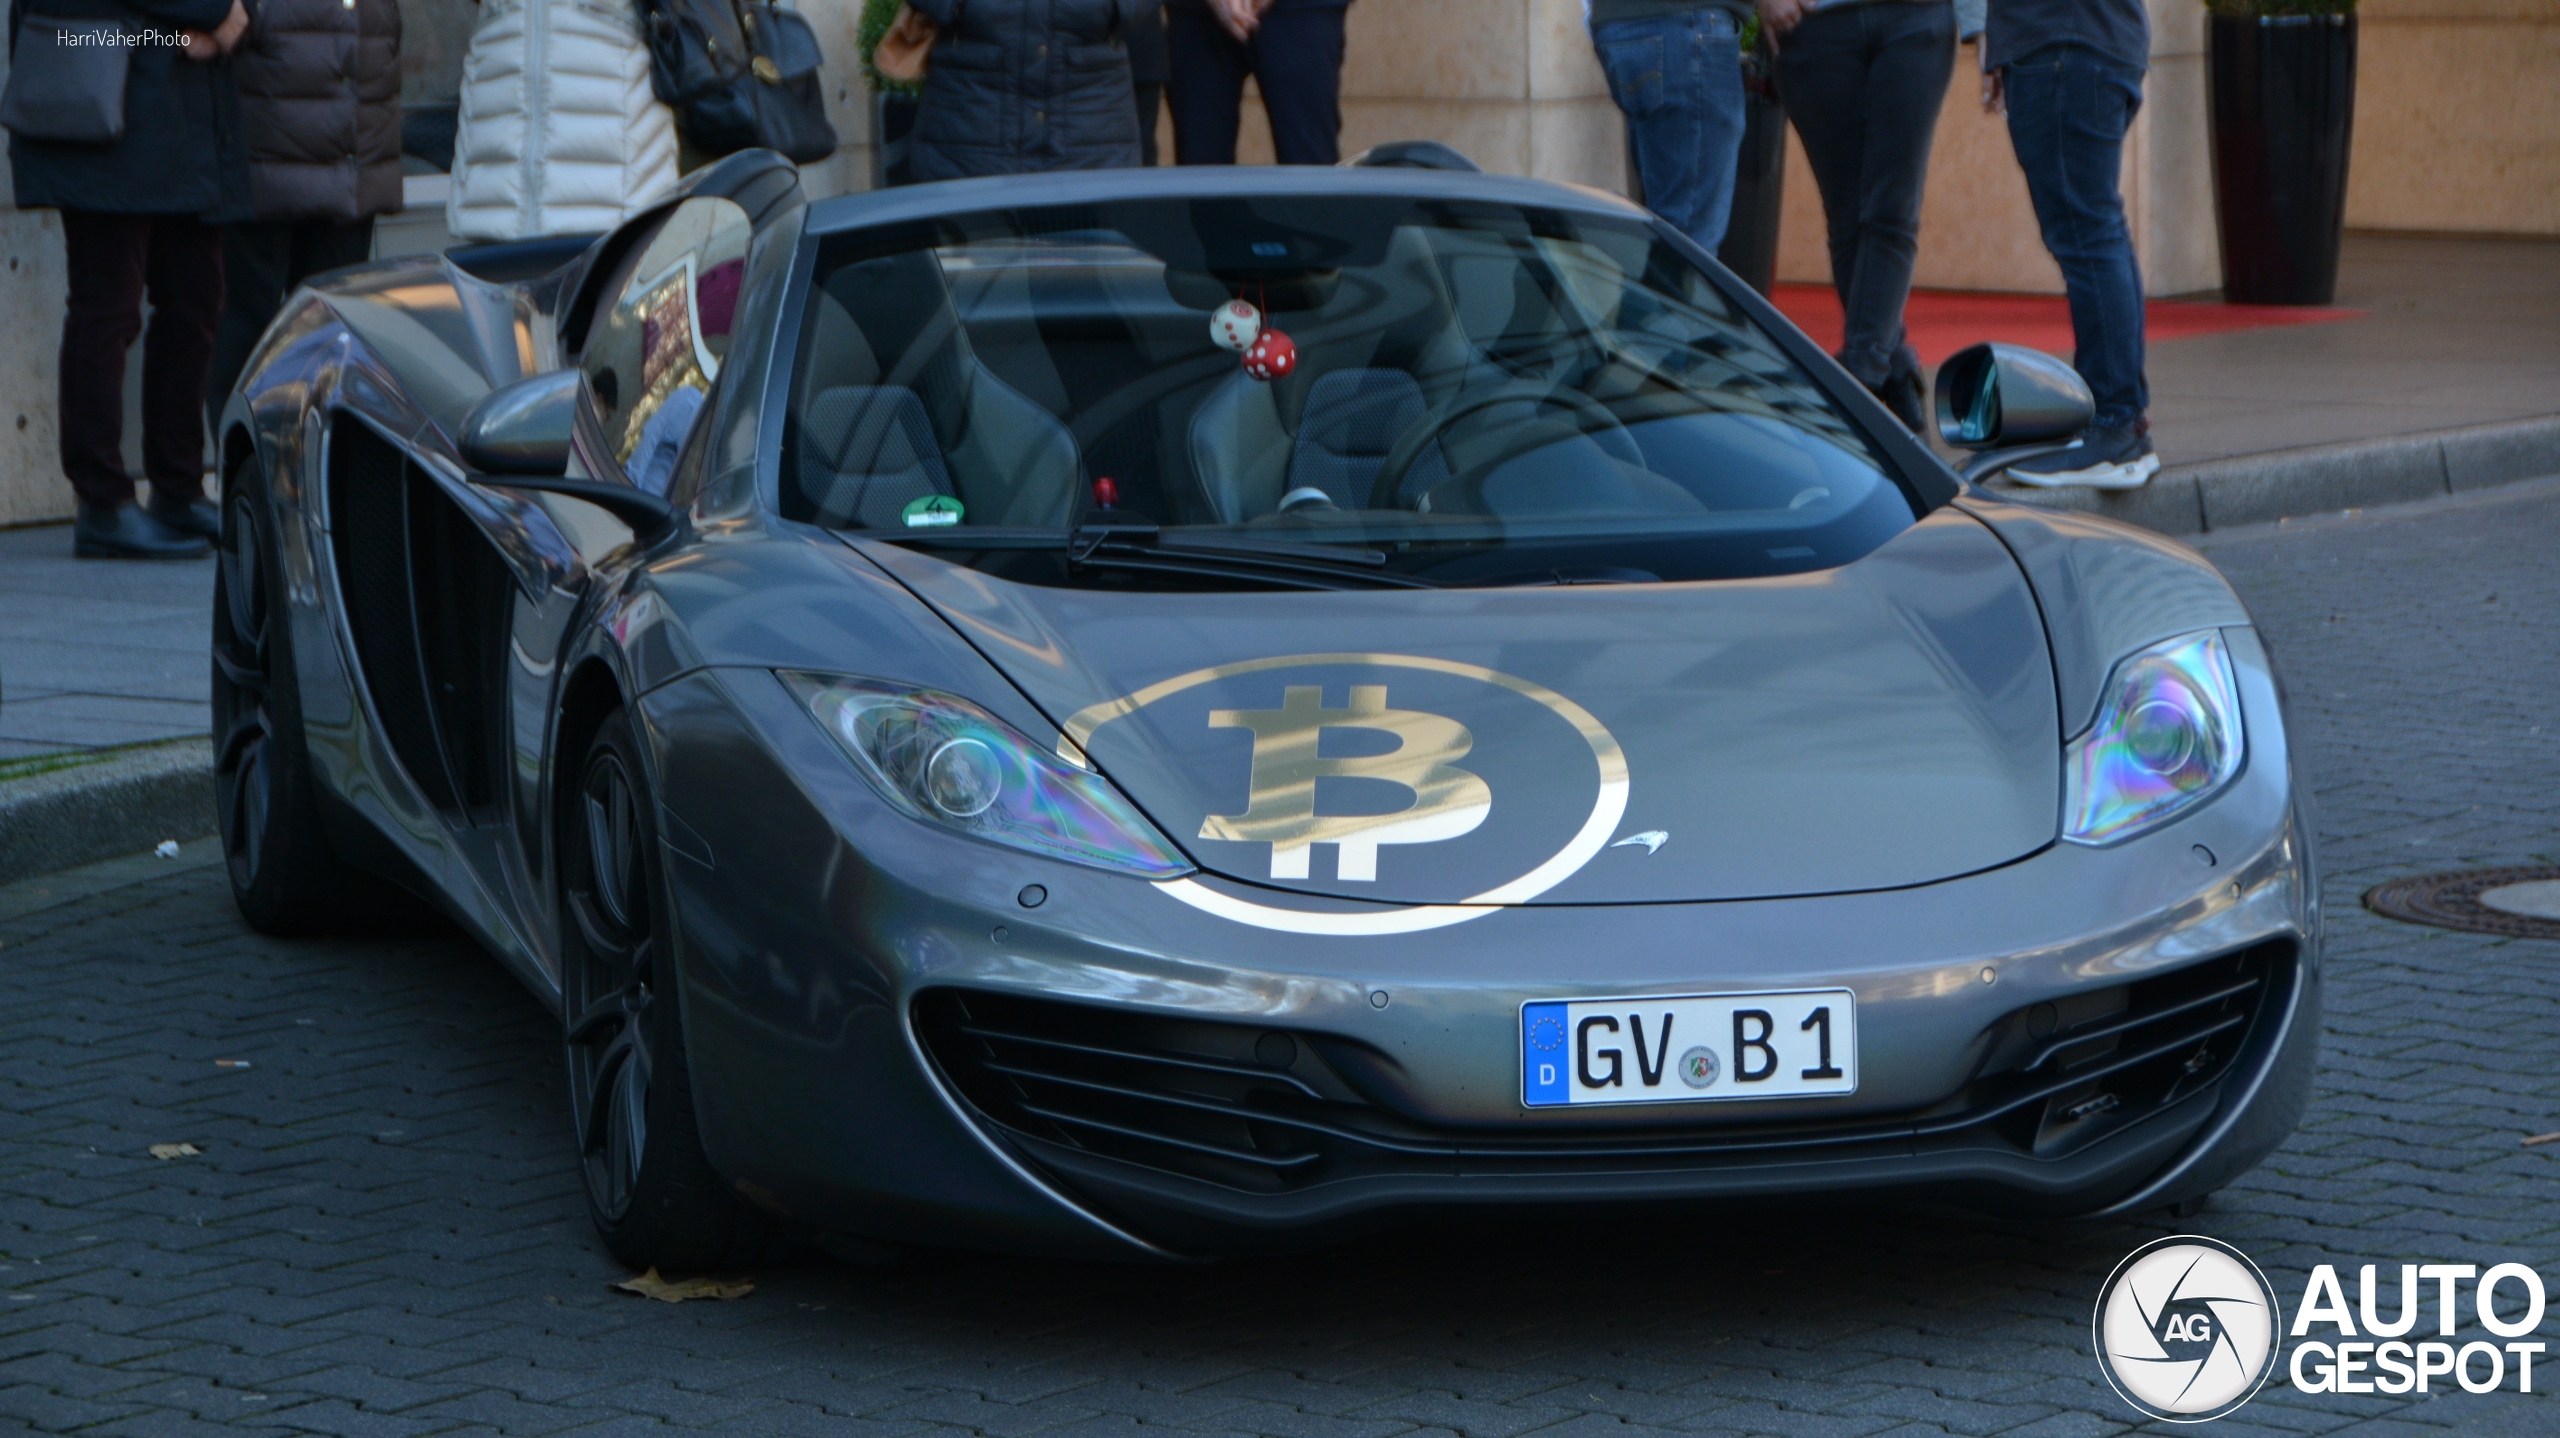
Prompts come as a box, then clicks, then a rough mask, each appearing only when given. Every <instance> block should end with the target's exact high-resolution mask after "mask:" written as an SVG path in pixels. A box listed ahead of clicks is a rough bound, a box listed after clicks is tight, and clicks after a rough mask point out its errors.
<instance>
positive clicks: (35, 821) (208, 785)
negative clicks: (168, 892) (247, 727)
mask: <svg viewBox="0 0 2560 1438" xmlns="http://www.w3.org/2000/svg"><path fill="white" fill-rule="evenodd" d="M81 757H82V759H83V762H78V763H75V764H72V765H71V766H69V767H66V768H61V769H55V770H51V771H48V772H46V773H41V774H32V775H29V776H28V777H26V778H23V779H10V780H6V781H0V884H6V883H9V882H11V881H13V880H17V879H24V878H27V877H30V876H32V875H36V874H50V873H53V872H55V871H56V870H60V869H69V868H74V867H77V866H79V865H82V864H90V863H95V862H97V861H98V860H101V859H111V858H115V857H117V856H120V855H126V854H133V853H136V852H140V851H146V850H148V849H150V848H151V847H152V846H153V845H155V844H157V843H159V842H160V841H161V840H163V839H176V840H180V841H181V842H184V841H187V840H193V839H200V838H202V837H203V836H205V835H207V834H210V833H212V832H213V830H214V811H213V743H212V741H210V740H206V739H182V740H180V741H178V742H176V743H174V744H152V745H148V746H144V747H141V748H135V749H128V750H122V751H118V752H114V753H111V754H108V755H106V756H103V757H99V758H94V759H90V758H86V757H85V756H81Z"/></svg>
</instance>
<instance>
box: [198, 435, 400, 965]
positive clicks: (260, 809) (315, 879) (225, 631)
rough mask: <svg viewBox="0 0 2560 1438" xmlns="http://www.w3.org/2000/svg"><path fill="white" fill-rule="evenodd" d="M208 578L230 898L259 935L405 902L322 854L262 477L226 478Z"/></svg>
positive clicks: (237, 474) (321, 927) (324, 842)
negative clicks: (219, 532)
mask: <svg viewBox="0 0 2560 1438" xmlns="http://www.w3.org/2000/svg"><path fill="white" fill-rule="evenodd" d="M223 491H224V493H223V503H222V537H221V543H220V545H219V547H218V548H217V550H216V551H215V564H214V574H213V737H214V753H213V781H214V799H215V821H216V824H217V826H218V827H219V829H220V831H221V835H222V856H223V859H224V860H225V862H226V863H227V865H228V867H229V869H230V871H231V899H232V902H233V903H234V904H236V905H238V906H239V909H240V916H241V917H242V918H244V919H246V920H248V921H249V926H250V927H251V928H253V929H256V930H258V931H259V932H261V933H267V934H279V935H286V936H292V935H301V934H312V933H323V932H327V931H329V930H332V929H338V928H344V927H349V926H352V925H354V924H357V923H359V922H361V921H363V920H364V919H366V918H367V917H369V916H372V915H378V914H380V913H382V912H385V911H386V910H390V909H396V910H398V911H400V912H404V913H405V912H410V911H412V910H413V909H414V905H411V904H409V903H407V902H406V901H405V898H404V897H400V896H396V895H395V894H394V893H393V891H392V888H391V886H390V885H388V884H386V883H384V882H383V881H382V880H379V879H376V878H374V877H373V876H372V875H369V874H363V873H359V872H357V871H356V870H354V869H351V868H349V867H348V866H347V865H345V864H343V863H341V862H339V861H338V859H337V858H336V856H335V855H334V854H332V853H331V851H330V846H329V838H328V833H327V831H326V830H325V829H324V828H323V827H322V824H321V819H320V810H319V802H318V798H317V796H316V794H315V793H314V791H313V787H312V779H311V762H310V757H309V754H308V751H307V750H306V749H305V747H304V744H303V734H302V702H301V700H302V695H301V689H300V687H299V685H298V683H297V681H296V676H295V673H294V666H293V655H292V647H291V636H290V632H289V630H290V626H289V624H288V623H287V621H286V608H285V595H284V584H283V577H282V575H281V573H280V572H279V566H278V564H277V562H276V556H277V548H276V537H275V531H274V526H273V523H272V514H271V512H270V511H269V509H268V507H267V493H266V482H265V475H264V474H263V473H262V472H261V471H260V469H259V467H258V463H257V461H256V460H254V459H251V460H247V461H244V462H243V463H241V464H240V466H239V467H238V468H236V469H234V470H233V471H232V473H231V476H230V480H229V482H227V483H226V484H224V486H223Z"/></svg>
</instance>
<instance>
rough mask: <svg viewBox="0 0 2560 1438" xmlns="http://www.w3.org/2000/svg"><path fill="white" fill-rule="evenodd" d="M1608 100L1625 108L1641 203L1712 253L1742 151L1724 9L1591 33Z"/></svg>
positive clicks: (1738, 77) (1738, 90)
mask: <svg viewBox="0 0 2560 1438" xmlns="http://www.w3.org/2000/svg"><path fill="white" fill-rule="evenodd" d="M1591 43H1592V44H1593V45H1594V46H1595V47H1596V48H1597V49H1598V50H1599V52H1600V68H1601V69H1603V70H1605V71H1607V72H1608V75H1609V98H1611V99H1613V100H1615V101H1617V102H1618V108H1619V109H1620V110H1622V111H1625V112H1626V116H1627V128H1628V131H1629V133H1630V135H1631V137H1632V138H1633V140H1634V142H1635V151H1636V174H1637V175H1639V176H1640V177H1642V178H1643V180H1644V202H1645V204H1646V206H1647V207H1648V208H1650V209H1651V210H1652V211H1653V212H1654V213H1655V214H1657V215H1660V216H1661V217H1662V218H1664V219H1665V220H1668V221H1670V222H1671V226H1672V228H1674V229H1676V230H1678V231H1680V232H1681V233H1682V234H1684V235H1687V236H1688V237H1689V238H1690V239H1693V240H1695V241H1697V242H1698V248H1700V249H1702V250H1705V251H1706V252H1707V253H1708V254H1711V255H1712V254H1714V253H1715V252H1716V247H1717V246H1718V245H1721V244H1723V243H1724V227H1725V221H1726V220H1728V219H1729V218H1731V217H1732V214H1733V174H1734V166H1735V161H1736V159H1737V158H1738V157H1739V156H1740V154H1741V151H1742V51H1741V49H1740V47H1739V46H1738V45H1737V44H1736V43H1735V38H1734V32H1733V16H1732V15H1731V14H1730V13H1728V12H1726V11H1724V10H1719V9H1698V10H1692V11H1689V12H1687V13H1686V14H1680V15H1666V16H1663V17H1661V18H1659V19H1653V20H1621V21H1619V22H1618V23H1616V24H1614V25H1602V26H1599V27H1597V28H1595V29H1594V30H1593V31H1592V32H1591Z"/></svg>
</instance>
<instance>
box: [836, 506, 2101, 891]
mask: <svg viewBox="0 0 2560 1438" xmlns="http://www.w3.org/2000/svg"><path fill="white" fill-rule="evenodd" d="M853 542H854V543H855V545H856V547H857V548H859V549H860V550H862V551H863V552H864V553H866V554H868V555H869V556H871V557H872V558H873V559H874V560H875V561H877V562H878V563H880V564H881V565H882V566H883V567H885V568H887V569H888V570H889V571H890V572H891V573H893V574H894V575H895V576H897V577H898V578H899V579H900V580H901V581H903V582H904V583H905V584H906V585H907V586H908V587H909V588H910V589H912V590H913V591H914V592H915V593H916V594H917V595H918V596H919V597H921V598H922V599H923V600H924V601H925V602H926V603H927V604H930V605H932V606H933V607H934V608H935V609H936V610H937V611H938V612H940V613H941V614H942V616H943V617H944V618H945V619H947V620H949V621H950V623H951V624H952V625H953V627H954V628H955V629H957V630H958V631H959V633H960V634H962V635H963V636H965V637H966V638H967V639H968V640H969V642H970V643H972V644H973V645H975V646H976V647H977V648H978V649H979V650H980V651H981V652H982V653H984V654H985V655H986V657H987V658H988V659H989V660H991V661H992V662H993V663H994V664H995V665H996V666H997V667H998V668H1000V669H1001V670H1002V671H1003V672H1004V673H1005V674H1006V675H1007V676H1008V677H1010V678H1011V679H1012V680H1013V681H1014V682H1015V683H1016V684H1017V685H1019V686H1020V687H1021V689H1022V691H1023V692H1024V693H1025V694H1026V695H1028V696H1029V697H1030V698H1031V700H1032V702H1033V703H1035V704H1037V705H1039V706H1040V707H1041V708H1042V710H1043V711H1044V712H1046V713H1047V714H1048V716H1049V717H1050V718H1051V720H1052V721H1053V722H1055V723H1056V724H1057V725H1058V726H1059V728H1060V730H1061V732H1062V733H1063V734H1064V735H1065V736H1066V742H1065V744H1064V745H1062V749H1063V750H1064V752H1067V753H1068V754H1070V756H1071V757H1072V756H1074V755H1075V754H1076V753H1077V752H1078V751H1079V750H1080V751H1081V754H1082V756H1084V757H1085V759H1086V760H1087V762H1090V763H1091V764H1092V766H1093V767H1095V768H1097V769H1099V770H1100V771H1101V772H1103V773H1104V774H1106V775H1108V776H1109V777H1110V778H1111V780H1112V781H1113V782H1114V783H1116V784H1117V785H1119V786H1120V788H1121V789H1122V790H1123V791H1124V792H1125V793H1127V794H1128V795H1129V797H1130V798H1131V799H1133V800H1134V801H1136V803H1137V804H1138V805H1139V806H1140V807H1141V808H1143V809H1144V810H1145V811H1146V812H1147V814H1148V815H1149V816H1150V817H1151V818H1153V819H1154V820H1155V822H1156V823H1157V824H1158V825H1159V826H1161V827H1162V828H1163V830H1164V832H1165V834H1166V836H1167V837H1169V838H1171V839H1172V840H1173V841H1174V842H1175V843H1176V844H1178V845H1180V846H1181V847H1182V848H1183V849H1184V850H1185V851H1187V852H1188V853H1189V854H1190V856H1191V857H1192V859H1193V860H1194V861H1195V862H1196V863H1198V864H1199V865H1200V867H1201V868H1202V869H1203V870H1204V871H1205V873H1206V875H1214V876H1217V877H1218V879H1219V880H1223V881H1225V882H1224V883H1223V884H1222V887H1225V888H1228V889H1230V890H1233V891H1235V892H1238V893H1242V892H1244V891H1246V890H1253V891H1259V892H1262V893H1265V894H1268V893H1270V892H1271V891H1272V890H1275V889H1276V890H1287V891H1295V892H1297V893H1300V894H1305V895H1323V896H1328V897H1327V899H1325V900H1318V901H1316V902H1318V903H1319V904H1324V903H1327V902H1332V901H1339V900H1351V899H1359V900H1375V901H1383V902H1387V903H1393V904H1414V905H1419V904H1454V903H1466V902H1471V901H1472V902H1477V903H1636V902H1667V901H1686V900H1707V899H1746V898H1765V897H1774V896H1781V895H1791V894H1814V893H1840V892H1849V891H1855V890H1865V889H1881V888H1894V887H1900V886H1905V885H1911V884H1922V883H1928V882H1930V881H1933V880H1938V879H1945V878H1950V877H1953V876H1955V875H1959V874H1965V873H1970V872H1973V871H1977V870H1981V869H1985V868H1990V867H1993V866H1996V865H1999V864H2003V863H2006V862H2009V861H2011V860H2014V859H2018V858H2020V857H2023V856H2025V855H2027V854H2030V853H2033V852H2035V851H2037V850H2039V849H2041V848H2043V847H2044V846H2046V845H2048V844H2050V843H2051V842H2053V838H2054V833H2055V828H2056V825H2057V822H2058V815H2059V812H2060V807H2061V795H2060V788H2061V770H2062V765H2061V759H2060V750H2061V736H2060V734H2059V732H2058V722H2057V718H2056V713H2057V711H2056V705H2055V698H2054V686H2053V666H2052V663H2051V660H2050V658H2049V657H2048V654H2047V651H2046V647H2045V637H2044V629H2043V624H2042V621H2041V620H2040V619H2039V617H2038V614H2037V609H2036V605H2035V602H2034V597H2033V595H2032V594H2031V593H2030V591H2029V590H2028V588H2027V585H2026V582H2025V580H2024V578H2023V577H2022V576H2021V574H2020V572H2019V570H2018V568H2017V565H2016V564H2015V563H2014V561H2013V560H2012V559H2011V558H2010V556H2009V554H2008V551H2007V550H2006V549H2005V548H2003V547H2002V545H2001V544H2000V543H1999V541H1998V540H1997V539H1996V538H1995V537H1994V536H1993V535H1992V534H1991V533H1990V532H1989V531H1988V530H1986V529H1985V528H1984V527H1983V526H1982V525H1981V524H1980V523H1978V522H1976V521H1975V520H1973V519H1971V518H1969V517H1967V516H1966V515H1964V514H1962V513H1960V512H1958V511H1955V510H1952V509H1942V510H1939V511H1937V512H1936V513H1934V514H1932V515H1930V516H1929V517H1928V518H1926V519H1924V520H1923V521H1922V522H1920V523H1918V524H1916V525H1914V526H1912V527H1911V528H1910V529H1908V530H1905V531H1904V532H1903V533H1901V534H1900V535H1897V536H1896V537H1895V538H1894V539H1893V540H1891V541H1890V542H1888V543H1887V544H1885V545H1884V546H1883V547H1881V548H1879V549H1877V550H1876V551H1875V552H1873V553H1872V554H1869V555H1868V556H1867V557H1865V558H1864V559H1861V560H1859V561H1858V562H1856V563H1854V564H1849V565H1845V566H1843V567H1840V568H1837V569H1832V570H1826V571H1822V572H1819V573H1812V574H1800V575H1791V576H1785V577H1780V578H1771V579H1756V580H1733V581H1718V582H1706V583H1682V584H1630V585H1589V586H1570V587H1541V588H1529V589H1452V590H1437V591H1405V590H1391V591H1358V592H1344V593H1336V592H1322V593H1312V594H1310V593H1270V592H1244V593H1229V594H1170V593H1152V594H1150V593H1114V592H1107V591H1100V590H1089V589H1065V588H1047V587H1040V586H1032V585H1020V584H1012V583H1008V582H1006V581H1004V580H1001V579H997V578H995V577H993V576H991V575H988V574H985V573H982V572H979V571H976V570H972V569H969V568H966V567H963V566H960V565H955V564H951V563H948V562H945V561H943V560H940V559H937V558H934V557H933V556H931V555H930V554H927V553H922V552H917V551H912V550H907V549H903V548H900V547H898V546H895V545H886V544H878V543H872V542H864V541H853Z"/></svg>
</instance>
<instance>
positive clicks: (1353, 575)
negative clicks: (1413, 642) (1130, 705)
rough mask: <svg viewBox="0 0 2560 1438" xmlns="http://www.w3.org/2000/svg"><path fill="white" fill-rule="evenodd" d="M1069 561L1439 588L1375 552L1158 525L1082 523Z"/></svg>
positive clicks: (1297, 584) (1270, 579) (1299, 585)
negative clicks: (1395, 569)
mask: <svg viewBox="0 0 2560 1438" xmlns="http://www.w3.org/2000/svg"><path fill="white" fill-rule="evenodd" d="M1067 563H1068V564H1069V565H1071V566H1075V567H1079V568H1087V567H1089V568H1097V569H1135V570H1153V571H1157V572H1161V573H1167V574H1190V575H1200V576H1204V577H1208V578H1223V579H1242V580H1249V581H1251V582H1253V583H1257V584H1276V585H1282V586H1286V587H1288V588H1292V589H1437V588H1439V587H1440V586H1438V585H1436V584H1433V583H1431V582H1430V581H1429V580H1426V579H1415V578H1412V577H1410V576H1408V575H1402V574H1395V573H1391V572H1389V571H1388V569H1387V568H1386V563H1387V556H1386V554H1385V553H1384V552H1383V551H1380V550H1375V549H1334V548H1329V547H1326V546H1323V545H1315V544H1289V543H1286V542H1277V543H1264V542H1257V541H1253V540H1223V539H1216V538H1211V537H1209V536H1205V535H1188V534H1177V535H1173V536H1170V537H1168V536H1166V535H1165V533H1164V531H1163V530H1161V529H1160V528H1158V527H1157V526H1155V525H1152V524H1145V523H1139V524H1086V525H1083V526H1080V527H1079V528H1077V530H1076V531H1075V532H1074V533H1073V534H1072V535H1070V536H1068V540H1067Z"/></svg>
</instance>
